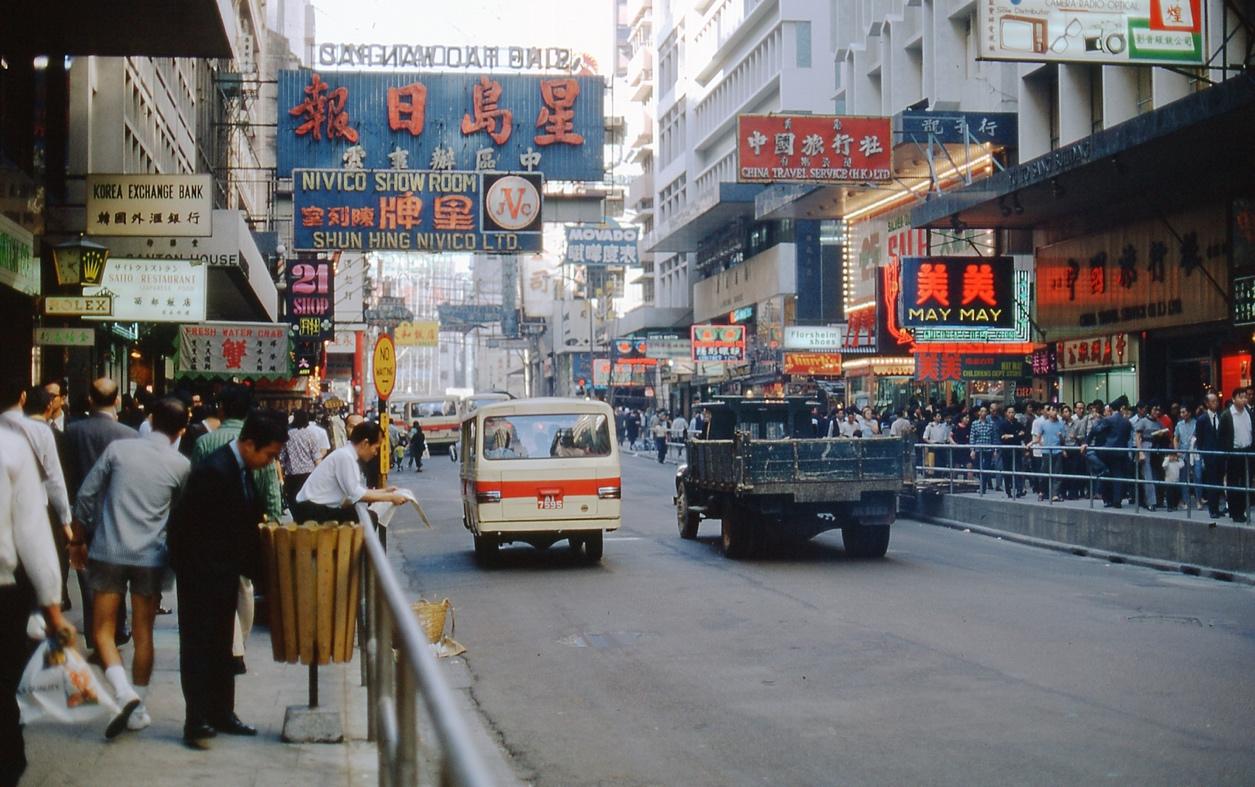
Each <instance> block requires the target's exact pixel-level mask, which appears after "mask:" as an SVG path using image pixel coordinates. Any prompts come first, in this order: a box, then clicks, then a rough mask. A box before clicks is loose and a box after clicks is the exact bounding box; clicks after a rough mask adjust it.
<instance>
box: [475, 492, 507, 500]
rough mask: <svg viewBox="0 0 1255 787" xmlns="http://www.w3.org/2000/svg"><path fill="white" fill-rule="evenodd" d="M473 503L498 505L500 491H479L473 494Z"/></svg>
mask: <svg viewBox="0 0 1255 787" xmlns="http://www.w3.org/2000/svg"><path fill="white" fill-rule="evenodd" d="M475 502H476V503H500V502H501V490H500V489H480V490H478V491H476V492H475Z"/></svg>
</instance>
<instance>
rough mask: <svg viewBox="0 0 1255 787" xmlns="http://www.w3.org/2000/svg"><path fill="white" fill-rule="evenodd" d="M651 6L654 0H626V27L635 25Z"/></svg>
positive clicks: (648, 11) (649, 10)
mask: <svg viewBox="0 0 1255 787" xmlns="http://www.w3.org/2000/svg"><path fill="white" fill-rule="evenodd" d="M653 8H654V0H628V3H627V18H628V27H635V26H636V25H637V23H639V22H640V21H641V19H642V17H646V16H648V14H649V13H650V12H651V11H652V10H653Z"/></svg>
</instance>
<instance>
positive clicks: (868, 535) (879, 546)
mask: <svg viewBox="0 0 1255 787" xmlns="http://www.w3.org/2000/svg"><path fill="white" fill-rule="evenodd" d="M841 541H842V542H843V543H844V544H845V553H846V554H847V555H849V556H850V557H856V558H871V557H884V556H885V552H887V551H889V528H888V527H872V526H869V525H846V526H845V527H843V528H841Z"/></svg>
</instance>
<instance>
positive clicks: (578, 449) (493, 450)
mask: <svg viewBox="0 0 1255 787" xmlns="http://www.w3.org/2000/svg"><path fill="white" fill-rule="evenodd" d="M609 455H610V429H609V426H608V425H607V422H606V416H604V415H600V414H598V413H582V414H581V413H553V414H545V415H502V416H490V417H488V418H485V419H484V458H485V459H549V458H556V459H566V458H576V457H597V456H609Z"/></svg>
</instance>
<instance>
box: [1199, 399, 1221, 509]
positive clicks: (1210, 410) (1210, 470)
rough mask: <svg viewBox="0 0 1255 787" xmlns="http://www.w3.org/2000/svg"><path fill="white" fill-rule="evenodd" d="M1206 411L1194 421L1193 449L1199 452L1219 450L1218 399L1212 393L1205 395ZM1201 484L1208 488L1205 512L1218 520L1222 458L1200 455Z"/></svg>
mask: <svg viewBox="0 0 1255 787" xmlns="http://www.w3.org/2000/svg"><path fill="white" fill-rule="evenodd" d="M1204 404H1205V406H1206V409H1205V410H1203V412H1202V413H1201V414H1200V415H1199V416H1198V418H1197V419H1196V421H1195V422H1196V426H1195V427H1194V447H1195V448H1196V449H1198V450H1199V451H1219V450H1220V397H1219V396H1217V395H1216V394H1214V393H1209V394H1207V400H1206V402H1205V403H1204ZM1202 462H1203V483H1204V484H1205V485H1206V486H1207V487H1208V488H1207V490H1206V491H1205V496H1206V498H1207V512H1208V513H1209V514H1210V515H1211V518H1212V519H1219V518H1220V489H1219V487H1220V484H1221V483H1222V482H1223V481H1224V457H1221V456H1208V455H1207V454H1203V455H1202Z"/></svg>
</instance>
